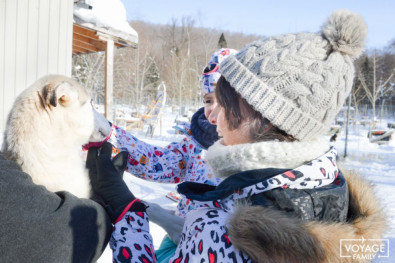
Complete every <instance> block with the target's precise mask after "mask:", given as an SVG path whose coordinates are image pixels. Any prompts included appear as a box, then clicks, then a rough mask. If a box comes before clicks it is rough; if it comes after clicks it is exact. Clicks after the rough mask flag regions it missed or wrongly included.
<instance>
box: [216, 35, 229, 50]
mask: <svg viewBox="0 0 395 263" xmlns="http://www.w3.org/2000/svg"><path fill="white" fill-rule="evenodd" d="M227 47H228V43H226V39H225V36H224V33H222V34H221V36H220V37H219V40H218V48H227Z"/></svg>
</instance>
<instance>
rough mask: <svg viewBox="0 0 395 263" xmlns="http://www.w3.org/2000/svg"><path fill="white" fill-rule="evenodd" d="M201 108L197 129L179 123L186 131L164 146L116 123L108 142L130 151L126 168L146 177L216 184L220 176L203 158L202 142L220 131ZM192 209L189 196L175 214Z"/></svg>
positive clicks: (195, 123) (194, 121)
mask: <svg viewBox="0 0 395 263" xmlns="http://www.w3.org/2000/svg"><path fill="white" fill-rule="evenodd" d="M202 109H203V108H202ZM202 109H200V110H199V111H198V112H196V113H195V114H194V116H193V117H192V125H191V126H192V127H193V129H194V130H195V131H196V133H192V130H191V128H190V126H189V124H186V123H185V124H183V125H182V126H178V127H177V129H178V130H180V131H181V132H183V133H184V134H185V135H186V136H185V137H184V139H183V140H182V141H180V142H172V143H170V144H169V145H168V146H165V147H159V146H154V145H150V144H148V143H145V142H143V141H141V140H139V139H137V138H136V137H134V136H133V135H131V134H129V133H128V132H126V131H125V130H123V129H121V128H119V127H117V126H115V125H113V126H112V134H111V137H110V139H109V142H110V143H112V144H113V145H114V147H116V148H117V149H119V150H120V151H122V150H125V151H128V153H129V161H128V165H127V168H126V169H127V171H128V172H129V173H131V174H133V175H135V176H137V177H139V178H142V179H144V180H149V181H154V182H161V183H174V184H177V183H180V182H198V183H202V184H209V185H217V184H218V183H219V182H220V179H218V178H215V177H213V176H212V173H211V171H210V168H209V167H208V166H207V163H206V161H205V160H204V155H205V152H206V150H205V148H204V147H203V146H202V144H203V145H206V146H209V145H210V144H212V143H213V142H214V139H216V138H217V136H218V135H217V133H216V130H215V126H213V125H211V124H210V123H209V122H208V120H207V119H206V118H205V116H204V111H203V110H202ZM195 134H198V135H196V136H195ZM199 142H200V143H199ZM191 209H193V204H192V203H190V202H189V201H188V200H187V199H181V200H180V202H179V203H178V209H177V211H176V214H177V215H179V216H182V217H184V216H185V213H186V212H187V211H188V210H191Z"/></svg>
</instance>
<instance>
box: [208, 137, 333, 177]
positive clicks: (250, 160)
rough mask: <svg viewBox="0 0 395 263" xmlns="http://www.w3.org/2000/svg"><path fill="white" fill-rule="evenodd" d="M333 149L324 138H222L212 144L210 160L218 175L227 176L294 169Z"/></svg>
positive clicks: (209, 151)
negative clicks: (247, 140) (252, 140)
mask: <svg viewBox="0 0 395 263" xmlns="http://www.w3.org/2000/svg"><path fill="white" fill-rule="evenodd" d="M328 150H329V143H328V142H327V141H324V140H322V139H317V140H314V141H306V142H299V141H296V142H276V141H269V142H258V143H246V144H237V145H231V146H225V145H223V144H222V140H219V141H217V142H216V143H214V145H212V146H211V147H210V148H209V149H208V151H207V154H206V157H205V158H206V160H207V162H208V164H209V165H210V167H211V169H212V171H213V173H214V175H215V176H216V177H218V178H226V177H228V176H230V175H233V174H235V173H238V172H243V171H249V170H254V169H264V168H281V169H293V168H296V167H298V166H301V165H303V164H304V163H306V162H309V161H311V160H313V159H315V158H317V157H319V156H321V155H323V154H325V153H326V152H327V151H328Z"/></svg>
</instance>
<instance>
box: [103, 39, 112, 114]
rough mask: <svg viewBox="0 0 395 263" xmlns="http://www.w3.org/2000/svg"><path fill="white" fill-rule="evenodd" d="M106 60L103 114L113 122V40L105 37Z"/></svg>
mask: <svg viewBox="0 0 395 263" xmlns="http://www.w3.org/2000/svg"><path fill="white" fill-rule="evenodd" d="M106 41H107V48H106V61H105V63H106V64H105V79H104V82H105V84H104V116H105V117H106V119H107V120H109V121H111V122H113V121H114V120H113V112H112V104H113V82H114V77H113V73H114V40H112V39H106Z"/></svg>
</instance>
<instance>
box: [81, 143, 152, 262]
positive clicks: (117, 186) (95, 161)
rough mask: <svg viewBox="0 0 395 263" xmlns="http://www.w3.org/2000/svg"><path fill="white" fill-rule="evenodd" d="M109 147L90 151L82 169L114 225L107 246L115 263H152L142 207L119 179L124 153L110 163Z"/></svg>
mask: <svg viewBox="0 0 395 263" xmlns="http://www.w3.org/2000/svg"><path fill="white" fill-rule="evenodd" d="M111 152H112V145H111V144H110V143H108V142H105V143H104V144H103V146H102V148H101V150H100V153H99V151H98V149H97V148H94V147H92V148H90V149H89V151H88V156H87V161H86V166H87V168H88V169H89V178H90V180H91V183H92V188H93V190H94V191H95V193H96V194H97V195H98V196H99V197H101V198H102V200H103V205H104V207H105V209H106V211H107V213H108V214H109V216H110V218H111V222H112V223H113V224H114V231H113V233H112V238H111V242H110V247H111V249H112V250H113V258H114V261H115V262H123V260H122V259H125V260H126V259H127V260H128V261H130V262H137V261H138V260H139V261H141V262H154V261H155V254H154V250H153V243H152V237H151V235H150V234H149V222H148V216H147V213H146V205H145V204H144V203H143V202H141V201H140V200H138V199H136V197H135V196H134V195H133V193H132V192H131V191H130V190H129V189H128V187H127V185H126V183H125V182H124V181H123V179H122V174H123V171H124V169H125V166H126V162H127V153H126V152H121V153H119V154H118V155H117V156H116V157H114V159H111Z"/></svg>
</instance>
